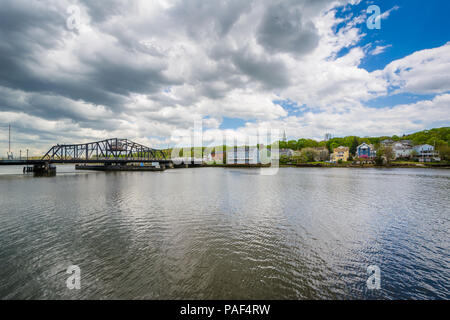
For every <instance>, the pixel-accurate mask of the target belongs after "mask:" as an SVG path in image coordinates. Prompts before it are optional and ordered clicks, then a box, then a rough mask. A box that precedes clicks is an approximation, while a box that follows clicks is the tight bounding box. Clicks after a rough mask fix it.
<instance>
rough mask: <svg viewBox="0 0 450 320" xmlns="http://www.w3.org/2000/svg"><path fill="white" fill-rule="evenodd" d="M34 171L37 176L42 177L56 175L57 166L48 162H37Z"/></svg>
mask: <svg viewBox="0 0 450 320" xmlns="http://www.w3.org/2000/svg"><path fill="white" fill-rule="evenodd" d="M33 173H34V175H35V176H40V177H52V176H56V167H55V166H54V165H52V164H49V163H48V162H46V163H43V164H35V165H34V167H33Z"/></svg>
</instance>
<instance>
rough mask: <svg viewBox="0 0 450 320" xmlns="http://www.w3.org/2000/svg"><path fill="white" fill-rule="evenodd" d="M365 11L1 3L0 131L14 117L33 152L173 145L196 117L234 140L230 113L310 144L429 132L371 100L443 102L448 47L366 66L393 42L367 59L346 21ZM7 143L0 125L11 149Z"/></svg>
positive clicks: (167, 0) (312, 3)
mask: <svg viewBox="0 0 450 320" xmlns="http://www.w3.org/2000/svg"><path fill="white" fill-rule="evenodd" d="M358 3H359V1H358V0H339V1H335V0H286V1H275V2H273V1H269V0H261V1H238V0H230V1H218V0H216V1H214V0H211V1H201V0H190V1H182V0H173V1H172V0H155V1H146V0H138V1H131V0H114V1H112V2H110V3H109V4H108V5H105V4H103V3H97V2H93V1H84V0H78V1H69V0H45V1H37V0H4V1H3V2H2V6H0V37H1V39H2V41H1V43H0V127H1V128H7V124H8V123H10V122H11V123H12V124H13V127H14V132H15V133H14V139H15V144H14V146H15V148H22V149H23V148H24V147H27V146H29V145H31V144H33V146H34V150H35V151H36V152H39V151H45V149H48V147H49V146H50V145H51V144H55V143H63V142H68V143H75V142H83V141H90V140H98V139H104V138H108V137H116V136H117V137H124V138H130V139H132V140H135V141H137V142H142V143H144V142H145V143H144V144H149V145H150V146H153V147H160V146H164V147H165V146H167V144H168V143H171V141H170V137H171V134H172V133H173V132H176V131H181V132H185V131H186V130H189V128H190V127H192V126H193V122H194V120H195V119H198V118H200V117H203V118H205V119H206V120H205V125H206V126H207V128H208V130H209V134H210V135H212V134H218V135H220V134H221V133H222V132H224V131H223V130H221V129H220V126H221V123H222V121H223V119H224V118H225V117H229V118H239V119H242V120H244V121H245V123H246V124H245V126H242V127H240V128H236V129H234V130H228V131H227V132H231V133H239V134H240V135H243V134H244V133H245V132H247V130H253V129H254V128H255V127H261V126H263V125H268V126H279V127H285V126H286V127H288V128H289V130H292V135H294V133H296V134H298V136H306V137H321V136H322V135H323V131H325V130H326V129H327V128H330V127H334V128H335V131H336V133H342V134H345V133H347V132H350V131H352V130H353V131H352V132H350V133H352V134H356V133H358V132H359V131H358V130H361V132H364V133H367V134H371V133H372V134H376V133H378V132H381V130H387V131H395V128H402V129H405V130H406V129H408V128H419V129H420V128H423V127H424V126H426V125H428V123H430V122H426V123H425V122H422V123H421V124H420V122H417V121H419V120H417V121H416V120H414V121H416V122H417V123H419V124H417V123H416V122H414V121H413V122H411V121H410V120H409V119H410V118H409V117H410V113H411V110H412V109H409V108H406V107H403V108H398V109H395V110H396V113H395V117H394V118H395V119H396V122H393V121H388V119H384V118H382V116H381V111H376V110H373V109H371V108H367V107H366V106H365V104H366V102H367V101H369V100H370V99H373V98H378V97H381V96H385V95H388V94H391V93H393V92H410V93H414V94H434V95H439V97H441V99H444V98H445V97H446V96H445V94H446V93H448V91H449V88H450V81H449V77H448V74H450V70H449V45H448V44H447V45H445V46H442V47H440V48H434V49H429V50H423V51H419V52H416V53H414V54H412V55H410V56H408V57H405V58H403V59H399V60H397V61H393V62H391V63H390V64H389V65H388V66H386V68H385V69H384V70H377V71H374V72H368V71H367V70H365V69H363V68H361V67H360V65H361V62H362V61H363V59H365V58H366V57H367V55H370V54H379V53H381V52H382V51H383V50H385V49H387V46H384V47H383V46H379V47H376V48H375V49H373V50H372V51H371V52H369V53H367V51H365V50H364V48H363V47H361V46H360V45H359V44H360V42H361V40H362V39H363V38H364V37H365V36H366V35H365V34H364V33H363V31H362V30H363V28H362V25H363V24H362V21H363V20H364V16H363V15H346V17H342V15H340V14H338V13H340V10H346V12H348V10H349V8H350V7H352V5H354V4H358ZM72 5H76V6H78V7H79V8H80V12H81V18H82V19H81V22H82V23H81V24H80V26H79V28H77V29H69V28H68V27H67V25H66V20H67V18H68V17H69V15H70V13H68V12H67V8H68V7H69V6H72ZM344 8H345V9H344ZM397 9H398V8H396V7H394V8H392V9H391V10H389V11H388V13H385V15H386V14H387V15H389V14H390V13H391V12H392V11H394V10H397ZM338 26H339V27H338ZM275 100H291V101H293V102H295V103H296V104H297V105H298V106H300V107H299V109H298V110H287V109H284V108H283V107H282V106H280V105H277V104H275V103H274V102H273V101H275ZM431 101H432V103H433V105H436V107H432V108H431V107H430V109H432V110H435V111H434V112H433V113H430V114H429V116H430V117H431V115H434V116H438V115H440V113H439V112H441V111H440V110H441V109H440V108H443V104H442V103H438V100H436V101H435V100H431ZM425 106H426V103H425V102H424V103H423V104H421V105H417V106H416V107H414V110H419V109H420V108H421V107H424V108H425ZM294 108H295V107H294ZM410 108H412V107H410ZM383 110H384V111H386V112H387V111H389V110H388V109H383ZM295 111H298V112H295ZM293 114H295V116H293ZM298 114H300V115H298ZM390 114H391V115H394V113H390ZM397 114H398V115H399V116H398V117H397ZM400 115H402V116H400ZM427 116H428V115H427ZM367 117H369V118H372V119H380V121H381V120H383V121H384V122H385V123H386V125H383V127H381V126H377V124H376V123H375V122H374V123H372V122H370V121H369V120H367V119H366V118H367ZM440 117H441V118H442V119H446V118H445V116H444V117H442V115H440ZM348 119H350V120H348ZM414 119H416V118H414ZM374 121H375V120H374ZM363 124H364V125H363ZM390 125H391V126H393V127H389V126H390ZM295 128H296V129H295ZM386 133H388V132H386ZM6 135H7V132H6V131H5V130H3V131H2V130H1V129H0V149H1V150H4V147H5V141H6V138H5V137H6ZM290 135H291V134H290ZM16 153H17V152H16Z"/></svg>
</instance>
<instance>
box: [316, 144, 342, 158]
mask: <svg viewBox="0 0 450 320" xmlns="http://www.w3.org/2000/svg"><path fill="white" fill-rule="evenodd" d="M314 151H315V152H316V156H315V157H314V160H315V161H326V160H328V159H330V152H329V151H328V148H327V147H318V148H314ZM347 158H348V157H347ZM345 161H347V160H345Z"/></svg>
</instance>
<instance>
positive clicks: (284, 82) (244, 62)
mask: <svg viewBox="0 0 450 320" xmlns="http://www.w3.org/2000/svg"><path fill="white" fill-rule="evenodd" d="M231 60H232V62H233V63H234V65H235V66H236V67H237V68H238V69H239V70H240V71H241V72H243V73H244V74H245V75H247V76H248V77H250V79H252V81H256V82H260V83H262V85H263V86H264V87H265V88H266V89H276V88H284V87H287V86H288V85H289V76H288V74H289V73H288V70H287V68H286V66H285V65H284V63H283V62H282V61H281V60H277V59H276V58H268V57H266V56H258V55H256V54H254V53H252V52H250V50H248V49H243V50H240V51H238V52H235V53H234V54H233V56H232V59H231Z"/></svg>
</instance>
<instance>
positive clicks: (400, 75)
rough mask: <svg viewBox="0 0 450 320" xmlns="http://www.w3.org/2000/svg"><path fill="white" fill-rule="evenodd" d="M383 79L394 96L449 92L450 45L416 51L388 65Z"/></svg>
mask: <svg viewBox="0 0 450 320" xmlns="http://www.w3.org/2000/svg"><path fill="white" fill-rule="evenodd" d="M383 75H384V77H385V78H386V80H387V82H388V83H389V85H390V86H391V88H392V89H393V90H394V91H395V92H396V93H401V92H409V93H414V94H439V93H444V92H449V91H450V42H448V43H446V44H445V45H443V46H441V47H438V48H433V49H426V50H421V51H417V52H415V53H413V54H411V55H409V56H407V57H405V58H403V59H399V60H395V61H393V62H391V63H389V64H388V65H387V66H386V67H385V68H384V71H383Z"/></svg>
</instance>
